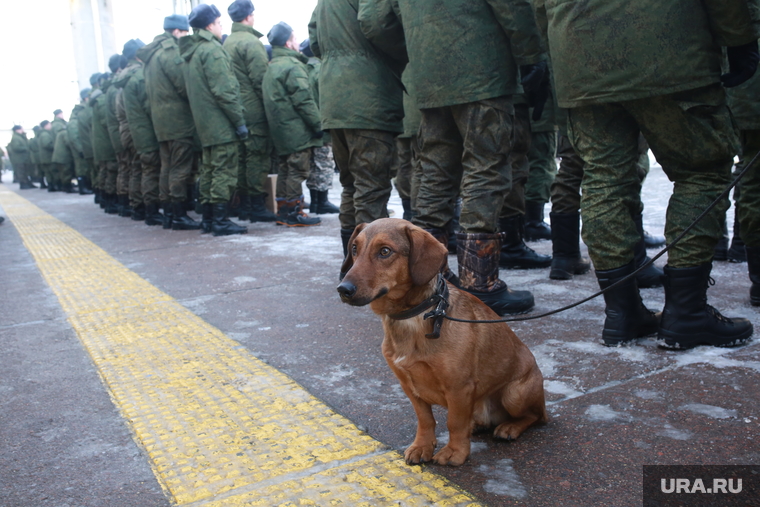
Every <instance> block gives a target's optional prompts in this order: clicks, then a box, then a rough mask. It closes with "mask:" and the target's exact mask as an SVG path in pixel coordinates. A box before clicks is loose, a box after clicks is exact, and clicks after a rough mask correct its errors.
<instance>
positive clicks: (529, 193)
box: [525, 130, 557, 204]
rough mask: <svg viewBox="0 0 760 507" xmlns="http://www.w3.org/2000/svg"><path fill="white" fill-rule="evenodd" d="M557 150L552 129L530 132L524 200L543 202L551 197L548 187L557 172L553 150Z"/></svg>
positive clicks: (555, 136)
mask: <svg viewBox="0 0 760 507" xmlns="http://www.w3.org/2000/svg"><path fill="white" fill-rule="evenodd" d="M556 150H557V133H556V132H555V131H554V130H551V131H544V132H532V133H531V136H530V151H528V163H529V164H530V174H528V182H527V183H526V184H525V200H526V201H534V202H540V203H542V204H545V203H547V202H549V198H550V197H551V193H550V189H551V186H552V182H553V181H554V175H555V174H557V162H556V161H555V159H554V152H555V151H556Z"/></svg>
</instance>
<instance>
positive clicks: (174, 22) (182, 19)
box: [164, 14, 190, 32]
mask: <svg viewBox="0 0 760 507" xmlns="http://www.w3.org/2000/svg"><path fill="white" fill-rule="evenodd" d="M164 30H169V31H172V30H182V31H183V32H187V31H189V30H190V25H189V24H188V23H187V16H183V15H182V14H172V15H171V16H166V17H165V18H164Z"/></svg>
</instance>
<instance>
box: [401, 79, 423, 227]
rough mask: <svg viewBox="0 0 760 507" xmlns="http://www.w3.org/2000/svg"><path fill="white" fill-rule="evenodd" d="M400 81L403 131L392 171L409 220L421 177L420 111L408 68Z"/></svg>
mask: <svg viewBox="0 0 760 507" xmlns="http://www.w3.org/2000/svg"><path fill="white" fill-rule="evenodd" d="M401 81H402V82H403V83H404V88H405V89H406V91H405V92H404V132H403V133H401V134H400V135H399V136H398V137H397V138H396V158H395V165H396V170H395V171H394V173H395V175H396V177H395V183H396V190H397V191H398V195H399V197H400V198H401V205H402V206H403V208H404V216H403V218H404V219H405V220H409V221H411V220H412V217H413V216H414V214H415V211H414V210H415V205H416V201H417V192H418V191H419V188H420V186H419V182H420V179H421V178H422V174H421V172H420V171H421V167H420V164H419V146H418V142H419V139H418V138H417V131H418V130H419V129H420V121H421V120H422V113H421V112H420V110H419V108H418V107H417V104H416V103H415V102H414V98H413V97H412V95H413V94H414V91H413V90H412V89H411V87H412V83H411V79H410V78H409V69H406V70H404V73H403V74H402V75H401Z"/></svg>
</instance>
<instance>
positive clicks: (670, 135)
mask: <svg viewBox="0 0 760 507" xmlns="http://www.w3.org/2000/svg"><path fill="white" fill-rule="evenodd" d="M725 100H726V99H725V93H724V91H723V89H722V87H721V86H720V85H711V86H707V87H703V88H698V89H695V90H688V91H685V92H679V93H674V94H670V95H663V96H658V97H648V98H646V99H639V100H632V101H626V102H620V103H610V104H595V105H589V106H583V107H578V108H573V109H571V110H570V111H569V116H568V132H569V134H570V139H571V141H572V144H573V146H575V148H576V150H577V151H578V153H579V154H580V155H581V157H582V158H583V160H584V161H585V163H586V165H585V168H584V169H585V174H584V179H583V196H582V199H581V214H582V215H581V216H582V218H583V231H582V234H583V241H584V242H585V243H586V245H588V247H589V254H590V255H591V258H592V260H593V262H594V266H595V267H596V269H598V270H609V269H616V268H619V267H621V266H624V265H626V264H628V263H629V262H630V261H631V260H632V259H633V247H634V245H635V244H636V242H637V241H638V240H639V234H638V232H637V230H636V226H635V224H634V221H633V218H632V217H633V216H634V215H636V214H638V213H640V212H641V201H640V197H639V191H640V188H641V179H640V176H639V174H638V168H637V161H638V159H639V133H642V134H643V135H644V137H645V138H646V139H647V140H648V141H649V145H650V147H651V149H652V151H653V153H654V155H655V157H657V160H658V161H659V162H660V164H661V165H662V168H663V170H664V171H665V174H666V175H667V176H668V178H669V179H670V180H671V181H673V182H674V188H673V194H672V195H671V197H670V202H669V204H668V210H667V215H666V224H665V237H666V238H667V241H668V243H670V242H672V241H673V240H674V239H675V238H676V237H677V236H678V235H679V234H680V233H681V232H682V231H683V230H684V229H685V228H686V227H687V226H688V225H689V224H690V223H691V222H692V221H693V220H694V218H695V217H696V216H697V215H698V214H700V213H701V212H702V211H703V210H705V209H706V208H707V206H708V205H709V204H710V203H711V202H712V201H713V200H714V199H716V198H717V197H718V195H719V194H720V193H721V192H722V191H723V189H724V188H725V186H726V185H728V182H729V181H730V178H731V167H732V165H733V157H734V154H735V153H737V152H738V150H739V138H738V132H737V130H736V128H735V125H734V123H733V121H732V118H731V113H730V112H729V110H728V107H727V106H726V102H725ZM727 208H728V199H725V200H724V201H723V202H721V203H720V204H719V205H718V206H716V207H715V208H714V209H713V210H712V212H711V213H709V214H708V215H707V216H705V217H704V218H703V219H702V220H701V221H700V222H699V223H698V224H697V225H696V227H695V228H694V229H692V230H691V232H689V234H687V235H686V236H685V237H684V238H683V239H682V240H681V241H680V242H679V243H678V245H676V246H675V248H673V249H672V250H670V251H669V254H668V264H669V265H670V266H671V267H673V268H685V267H693V266H698V265H701V264H705V263H708V262H711V261H712V256H713V249H714V247H715V244H716V243H717V241H718V238H719V237H720V235H721V231H722V224H723V223H724V221H725V212H726V209H727Z"/></svg>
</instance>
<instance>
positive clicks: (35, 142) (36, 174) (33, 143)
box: [29, 125, 47, 188]
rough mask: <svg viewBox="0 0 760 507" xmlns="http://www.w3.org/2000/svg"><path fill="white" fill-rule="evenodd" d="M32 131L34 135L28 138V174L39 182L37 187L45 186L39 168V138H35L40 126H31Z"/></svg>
mask: <svg viewBox="0 0 760 507" xmlns="http://www.w3.org/2000/svg"><path fill="white" fill-rule="evenodd" d="M32 131H33V132H34V137H33V138H31V139H29V155H30V156H31V160H32V163H31V166H30V172H29V176H31V178H32V181H36V182H37V183H39V184H40V187H39V188H47V185H46V184H45V178H44V175H43V174H42V172H41V170H40V146H39V139H37V135H38V134H39V131H40V126H39V125H35V126H34V127H33V128H32Z"/></svg>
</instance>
